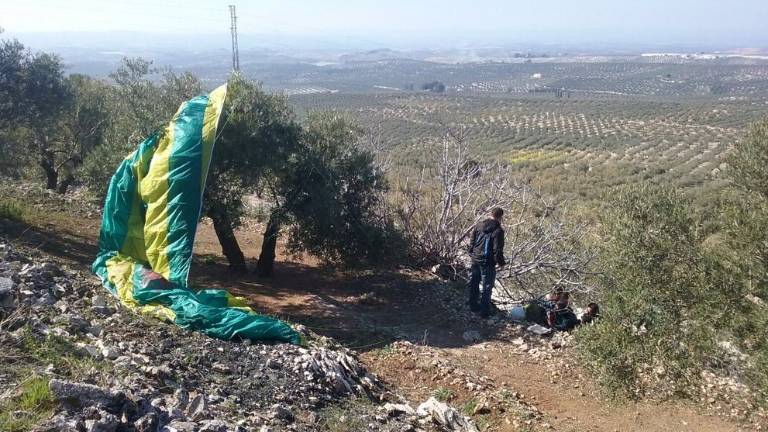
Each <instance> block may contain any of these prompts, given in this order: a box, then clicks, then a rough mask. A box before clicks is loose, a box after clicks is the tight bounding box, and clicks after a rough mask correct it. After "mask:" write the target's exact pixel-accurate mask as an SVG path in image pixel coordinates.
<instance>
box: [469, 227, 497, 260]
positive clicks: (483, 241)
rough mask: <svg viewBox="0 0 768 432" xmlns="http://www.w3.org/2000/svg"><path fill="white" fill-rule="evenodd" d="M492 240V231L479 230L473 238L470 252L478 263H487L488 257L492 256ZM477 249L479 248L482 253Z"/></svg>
mask: <svg viewBox="0 0 768 432" xmlns="http://www.w3.org/2000/svg"><path fill="white" fill-rule="evenodd" d="M492 242H493V231H491V232H481V233H479V234H478V235H477V237H476V238H475V244H474V245H473V246H472V252H473V256H474V258H475V259H476V260H477V261H478V262H479V263H480V264H488V262H489V261H490V259H491V258H492V253H493V251H492V249H493V248H492V246H491V245H492ZM478 250H481V251H482V253H477V251H478Z"/></svg>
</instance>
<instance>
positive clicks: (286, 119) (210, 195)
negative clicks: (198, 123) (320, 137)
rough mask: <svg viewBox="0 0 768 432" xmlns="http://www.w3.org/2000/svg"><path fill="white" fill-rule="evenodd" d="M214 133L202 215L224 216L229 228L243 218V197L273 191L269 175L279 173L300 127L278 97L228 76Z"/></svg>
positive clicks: (294, 145)
mask: <svg viewBox="0 0 768 432" xmlns="http://www.w3.org/2000/svg"><path fill="white" fill-rule="evenodd" d="M219 130H220V132H219V137H218V139H217V141H216V151H215V152H214V154H213V159H212V161H211V167H210V172H209V174H208V183H207V186H206V190H205V200H204V206H205V208H204V213H205V214H208V215H211V214H212V212H214V211H216V212H222V213H226V214H227V215H228V216H229V220H230V222H231V225H232V228H235V227H237V226H238V225H239V224H240V217H241V216H242V214H243V202H242V197H243V195H246V194H248V193H253V192H259V194H260V195H264V194H269V192H270V191H272V190H273V188H274V180H273V178H274V176H275V175H276V173H278V172H282V171H284V167H285V165H286V164H287V163H289V161H290V160H291V158H292V157H293V155H295V154H296V153H297V151H298V143H299V135H300V128H299V125H298V124H297V123H296V122H295V120H294V116H293V112H292V111H291V109H290V107H288V105H287V103H286V100H285V99H284V98H282V97H280V96H276V95H270V94H267V93H266V92H264V91H263V90H262V89H261V87H260V86H259V85H258V84H256V83H255V82H252V81H248V80H246V79H244V78H243V77H241V76H239V75H234V76H232V77H231V78H230V80H229V83H228V88H227V100H226V101H225V103H224V111H223V113H222V119H221V120H220V127H219Z"/></svg>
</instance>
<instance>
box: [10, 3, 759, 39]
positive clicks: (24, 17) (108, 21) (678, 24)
mask: <svg viewBox="0 0 768 432" xmlns="http://www.w3.org/2000/svg"><path fill="white" fill-rule="evenodd" d="M229 3H236V4H237V11H238V16H239V22H238V25H239V28H240V32H241V33H279V34H301V35H308V34H316V35H347V36H348V37H353V36H354V37H359V38H363V39H364V38H370V39H371V40H381V39H382V38H383V39H387V38H390V39H392V40H397V39H402V38H408V37H411V38H415V39H418V36H419V35H428V36H430V37H446V38H452V39H456V40H461V39H463V38H464V39H468V40H478V39H483V38H486V39H489V40H488V42H493V40H490V39H499V40H501V39H508V40H511V39H515V38H528V39H549V40H542V42H568V41H569V40H571V39H583V40H592V41H600V42H611V41H628V42H668V43H675V42H688V43H689V42H700V41H707V42H712V41H729V42H731V41H732V42H736V43H743V44H754V45H762V46H768V25H767V23H768V0H728V1H723V0H527V1H518V0H472V1H467V0H386V1H385V0H376V1H374V0H343V1H342V0H254V1H247V2H246V1H239V2H238V1H236V0H228V1H220V0H207V1H204V0H187V1H181V0H172V1H151V0H140V1H110V0H100V1H95V0H69V1H56V0H0V27H3V28H5V29H6V31H8V32H9V33H12V34H18V33H27V32H61V31H138V32H170V33H220V32H222V31H224V32H226V31H227V30H228V26H229V12H228V10H227V4H229Z"/></svg>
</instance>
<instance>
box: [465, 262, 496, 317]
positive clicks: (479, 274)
mask: <svg viewBox="0 0 768 432" xmlns="http://www.w3.org/2000/svg"><path fill="white" fill-rule="evenodd" d="M495 280H496V266H495V265H484V264H477V263H472V269H471V270H470V277H469V284H468V285H467V290H468V291H469V307H470V308H472V310H479V311H480V313H482V314H484V315H487V314H489V313H490V312H491V293H492V292H493V283H494V281H495ZM481 282H482V285H483V292H482V294H481V293H480V283H481ZM478 297H479V298H480V304H478V302H477V301H478Z"/></svg>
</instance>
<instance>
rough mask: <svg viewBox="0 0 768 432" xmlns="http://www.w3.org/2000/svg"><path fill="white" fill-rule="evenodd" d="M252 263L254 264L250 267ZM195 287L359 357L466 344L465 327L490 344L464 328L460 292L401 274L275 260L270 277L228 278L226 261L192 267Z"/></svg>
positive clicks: (477, 326)
mask: <svg viewBox="0 0 768 432" xmlns="http://www.w3.org/2000/svg"><path fill="white" fill-rule="evenodd" d="M251 264H254V263H251ZM191 283H192V284H193V285H194V286H195V287H196V288H219V289H226V290H228V291H230V292H231V293H232V294H234V295H238V296H242V297H245V298H246V299H247V300H248V301H249V303H250V304H251V305H252V307H253V308H254V309H255V310H257V311H259V312H260V313H266V314H270V315H274V316H277V317H280V318H282V319H285V320H288V321H291V322H294V323H298V324H302V325H304V326H306V327H307V328H309V329H311V330H312V331H314V332H315V333H317V334H320V335H322V336H328V337H333V338H334V339H336V340H338V341H340V342H341V343H342V344H344V345H345V346H347V347H349V348H352V349H356V350H358V351H369V350H374V349H378V348H381V347H383V346H386V345H388V344H390V343H392V342H394V341H397V340H408V341H410V342H413V343H418V344H425V345H430V346H435V347H445V348H456V347H462V346H466V345H467V344H468V342H467V341H466V340H464V338H463V337H462V335H463V333H464V332H465V331H466V330H468V329H473V330H479V331H480V332H481V333H482V334H483V336H484V337H485V338H493V337H494V336H495V334H496V330H494V327H488V326H484V325H483V324H482V322H481V320H479V319H477V320H475V321H474V322H470V323H469V324H467V323H466V322H465V320H464V319H463V318H462V317H465V316H466V315H467V312H468V311H467V309H466V307H465V306H464V304H463V303H464V300H465V299H464V289H463V287H461V286H457V285H455V284H449V283H444V282H442V281H438V280H435V279H433V278H431V277H429V275H425V274H424V273H423V272H419V271H412V270H405V269H382V270H367V271H355V272H352V271H347V272H341V271H334V270H330V269H325V268H322V267H316V266H311V265H306V264H303V263H300V262H279V263H277V266H276V271H275V275H274V276H273V277H271V278H260V277H257V276H255V275H254V274H243V275H234V274H231V273H230V272H229V271H228V268H227V265H226V263H225V262H224V261H221V260H217V261H216V262H210V261H208V262H207V263H206V264H198V265H196V266H194V267H193V271H192V277H191Z"/></svg>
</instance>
